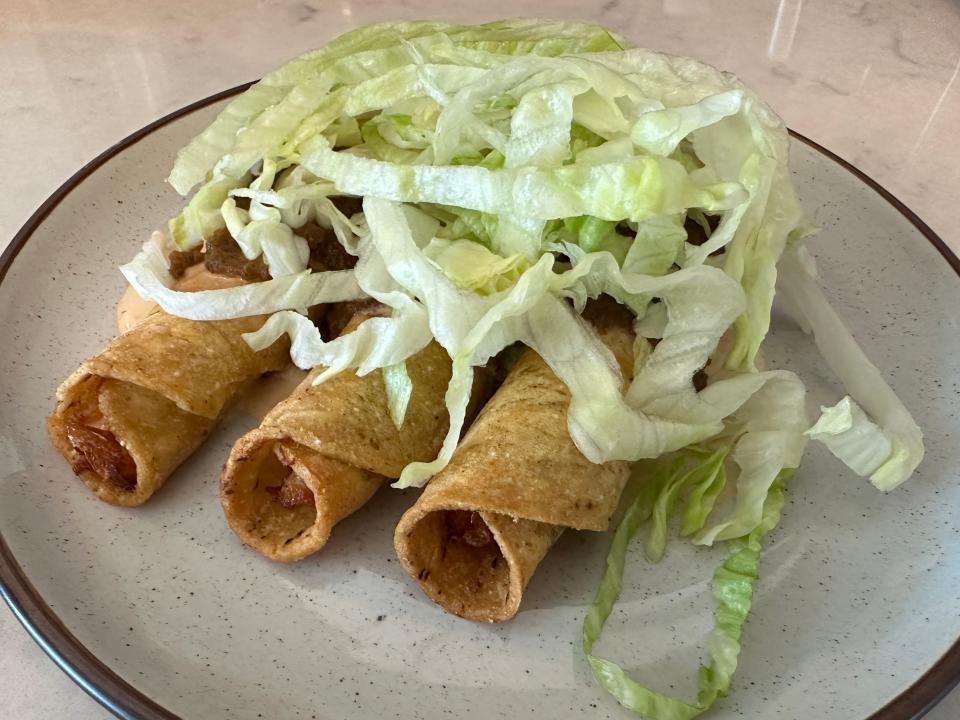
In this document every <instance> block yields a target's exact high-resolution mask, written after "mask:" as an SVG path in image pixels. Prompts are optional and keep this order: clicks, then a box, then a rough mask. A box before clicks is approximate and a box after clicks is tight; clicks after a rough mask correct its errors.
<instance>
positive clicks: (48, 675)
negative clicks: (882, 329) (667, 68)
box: [0, 0, 960, 720]
mask: <svg viewBox="0 0 960 720" xmlns="http://www.w3.org/2000/svg"><path fill="white" fill-rule="evenodd" d="M457 5H460V4H459V3H440V2H437V1H436V0H399V2H396V1H395V2H390V3H385V2H382V1H381V0H369V1H364V0H355V1H353V2H351V1H350V0H328V1H327V2H324V1H323V0H256V1H255V2H254V1H250V0H238V1H237V2H233V3H231V4H230V6H229V10H225V9H224V7H225V6H223V5H222V4H221V3H193V2H188V1H187V0H167V2H165V3H147V2H128V3H113V2H107V1H106V0H85V1H82V2H76V0H73V1H71V2H67V1H66V0H45V1H43V2H41V1H40V0H33V1H30V0H6V2H5V3H4V11H3V21H2V22H0V68H3V69H4V71H3V78H4V80H3V82H2V83H0V127H2V128H3V131H2V133H0V157H3V158H4V161H5V163H4V164H5V167H6V168H7V173H6V177H7V178H8V180H7V187H6V189H5V192H2V193H0V249H2V247H4V246H5V245H6V243H8V242H9V240H10V238H11V237H12V236H13V234H14V233H15V232H16V230H17V229H18V228H19V227H20V226H21V225H22V224H23V223H24V222H25V221H26V220H27V218H28V217H29V216H30V214H31V213H32V212H33V211H34V210H35V209H36V207H37V206H38V205H39V204H40V203H41V202H42V201H43V200H44V199H45V198H46V197H47V196H48V195H49V194H50V193H51V192H52V191H53V190H54V189H55V188H56V187H57V186H59V185H60V183H62V182H63V181H64V180H65V179H66V178H67V177H69V176H70V175H71V174H72V173H73V172H74V171H75V170H77V169H78V168H79V167H80V166H81V165H83V164H84V163H85V162H87V161H88V160H90V159H91V158H92V157H94V156H95V155H97V154H98V153H99V152H101V151H102V150H103V149H104V148H106V147H108V146H109V145H111V144H113V143H114V142H116V141H117V140H119V139H120V138H122V137H124V136H126V135H127V134H129V133H130V132H132V131H134V130H136V129H138V128H140V127H142V126H143V125H145V124H147V123H148V122H150V121H151V120H154V119H155V118H157V117H159V116H161V115H164V114H166V113H168V112H170V111H171V110H175V109H177V108H178V107H181V106H183V105H185V104H187V103H189V102H191V101H193V100H196V99H198V98H202V97H205V96H207V95H209V94H211V93H214V92H217V91H219V90H222V89H224V88H227V87H231V86H233V85H236V84H239V83H241V82H243V81H246V80H250V79H252V78H256V77H258V76H259V75H261V74H262V73H264V72H265V71H267V70H269V69H271V68H272V67H274V66H276V65H278V64H279V63H281V62H282V61H283V60H285V59H287V58H289V57H290V56H292V55H294V54H297V53H299V52H302V51H305V50H307V49H310V48H313V47H315V46H317V45H319V44H321V43H323V42H324V41H326V40H328V39H329V38H331V37H333V36H334V35H336V34H339V33H340V32H343V31H345V30H347V29H349V28H351V27H355V26H357V25H361V24H364V23H368V22H374V21H379V20H384V19H390V18H396V17H407V18H415V17H441V18H444V19H455V20H459V21H482V20H489V19H495V18H497V17H505V16H510V15H516V14H537V13H539V14H545V13H546V11H547V8H549V12H550V14H552V15H555V16H558V17H569V18H575V17H580V18H586V19H593V20H598V21H600V22H603V23H604V24H606V25H608V26H610V27H612V28H615V29H617V30H618V31H619V32H621V33H622V34H624V35H626V36H628V37H629V38H631V39H632V40H634V41H635V42H637V43H638V44H641V45H644V46H647V47H653V48H656V49H660V50H664V51H667V52H672V53H677V54H684V55H693V56H696V57H699V58H701V59H703V60H706V61H707V62H710V63H712V64H714V65H717V66H718V67H721V68H724V69H726V70H730V71H732V72H734V73H736V74H737V75H739V76H740V77H741V78H742V79H743V80H744V81H745V82H746V83H747V84H748V85H750V86H751V87H753V88H755V89H756V90H757V91H758V92H759V93H760V94H761V95H762V96H763V97H764V98H766V99H767V100H768V101H769V102H770V104H771V105H772V106H773V107H774V108H775V109H776V110H777V111H778V112H779V113H780V114H781V115H782V116H783V117H784V118H785V120H786V122H787V124H788V125H789V126H790V127H792V128H793V129H795V130H797V131H799V132H801V133H803V134H804V135H806V136H808V137H810V138H812V139H814V140H816V141H817V142H820V143H821V144H823V145H825V146H826V147H828V148H830V149H831V150H833V151H834V152H836V153H837V154H839V155H840V156H841V157H843V158H845V159H847V160H849V161H850V162H852V163H853V164H854V165H856V166H857V167H859V168H860V169H861V170H863V171H864V172H866V173H867V174H869V175H871V176H872V177H874V178H875V179H876V180H878V181H879V182H880V183H881V184H882V185H884V186H885V187H887V188H888V189H889V190H890V191H892V192H893V193H894V194H895V195H896V196H897V197H899V198H900V199H901V200H903V201H904V202H905V203H906V204H907V205H908V206H910V207H911V208H912V209H913V210H914V211H915V212H916V213H917V214H918V215H919V216H920V217H921V218H923V219H924V220H925V221H926V222H927V223H928V224H929V225H930V226H931V227H932V228H933V230H934V231H935V232H937V233H938V234H940V236H941V237H943V238H944V240H946V242H947V243H948V244H949V245H950V246H951V247H952V248H953V249H954V250H957V251H960V232H958V231H957V230H956V225H955V214H956V210H955V208H956V199H955V196H956V193H957V191H958V190H960V143H958V142H957V139H956V138H957V131H958V130H960V83H958V82H957V75H958V73H960V40H958V38H960V5H958V4H957V3H955V2H952V1H951V0H927V1H926V2H924V3H916V4H915V6H913V7H911V6H908V5H907V4H906V3H902V2H897V0H884V1H878V2H872V1H870V0H842V1H840V2H836V1H833V0H807V2H804V1H803V0H780V1H779V2H774V1H765V0H747V1H744V0H739V1H737V0H729V1H724V2H720V1H714V2H705V1H704V0H660V1H659V2H653V1H647V0H636V1H633V2H631V1H630V0H609V1H605V0H586V1H584V0H579V1H578V2H574V1H573V0H553V2H551V3H549V4H544V3H543V2H542V0H532V1H528V0H510V1H509V2H508V1H507V0H488V2H485V3H463V4H462V6H463V7H460V8H458V9H456V10H454V9H452V8H454V7H456V6H457ZM439 8H444V9H443V10H438V9H439ZM951 128H952V132H951ZM21 167H30V168H31V170H30V172H29V173H24V172H15V171H14V169H15V168H21ZM9 178H16V186H15V187H12V186H11V185H10V180H9ZM0 648H2V650H0V677H2V678H3V679H4V682H3V683H0V717H9V718H18V719H20V720H39V719H41V718H42V719H44V720H47V719H56V718H71V720H90V719H93V718H97V719H99V718H106V717H108V713H107V712H106V711H105V710H104V709H103V708H101V707H100V706H99V705H97V704H96V703H95V702H94V701H93V700H91V699H89V698H88V697H87V696H86V695H85V694H84V693H83V692H82V691H81V690H80V689H79V688H78V687H77V686H75V685H74V684H73V683H72V682H71V681H70V680H69V679H68V678H67V676H66V675H64V674H63V673H62V672H60V670H58V669H57V668H56V666H55V665H54V664H53V663H52V662H51V661H50V660H48V659H47V658H46V656H45V655H44V654H43V653H42V652H41V650H40V649H39V648H38V647H37V646H36V645H35V644H34V643H33V641H32V640H31V639H30V638H29V637H28V636H27V634H26V633H25V632H24V631H23V629H22V628H21V627H20V626H19V625H18V624H17V622H16V620H15V619H14V617H13V615H12V614H10V613H9V612H7V611H6V610H2V611H0ZM927 717H928V718H929V720H952V719H953V718H957V717H960V690H958V691H955V692H954V693H952V694H951V695H950V696H949V697H948V698H947V699H946V700H944V701H943V702H942V703H941V704H940V705H939V706H938V707H937V708H935V709H934V710H933V711H932V712H931V713H930V714H929V715H928V716H927Z"/></svg>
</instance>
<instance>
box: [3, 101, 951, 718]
mask: <svg viewBox="0 0 960 720" xmlns="http://www.w3.org/2000/svg"><path fill="white" fill-rule="evenodd" d="M252 84H253V83H252V82H247V83H243V84H242V85H237V86H236V87H233V88H230V89H228V90H223V91H221V92H218V93H215V94H213V95H210V96H209V97H206V98H203V99H202V100H197V101H196V102H193V103H190V104H189V105H186V106H185V107H182V108H180V109H179V110H174V111H173V112H171V113H169V114H168V115H165V116H163V117H162V118H160V119H159V120H155V121H154V122H152V123H150V124H149V125H146V126H145V127H143V128H141V129H140V130H137V131H136V132H134V133H132V134H130V135H128V136H127V137H126V138H124V139H123V140H121V141H120V142H118V143H116V144H115V145H113V146H111V147H109V148H107V149H106V150H105V151H103V152H102V153H100V154H99V155H97V157H95V158H94V159H93V160H91V161H90V162H88V163H87V164H86V165H84V166H83V167H82V168H80V169H79V170H78V171H77V172H76V173H74V174H73V176H71V177H70V178H69V179H68V180H67V181H66V182H65V183H63V185H61V186H60V187H59V188H57V190H56V191H55V192H54V193H53V194H52V195H50V197H48V198H47V199H46V200H45V201H44V202H43V204H41V205H40V207H39V208H37V210H36V211H35V212H34V213H33V215H31V216H30V218H29V219H28V220H27V222H26V223H25V224H24V225H23V227H22V228H20V230H19V231H18V232H17V234H16V235H14V237H13V240H12V241H11V242H10V244H9V245H8V246H7V248H6V249H5V250H4V251H3V254H2V255H0V282H2V281H3V279H4V278H5V277H6V274H7V272H8V271H9V269H10V267H11V266H12V265H13V261H14V260H15V259H16V257H17V255H18V254H19V252H20V250H21V249H22V248H23V247H24V245H25V244H26V243H27V241H28V240H29V239H30V237H31V236H32V235H33V233H34V232H36V230H37V228H38V227H40V225H41V224H42V223H43V221H44V220H45V219H46V217H47V216H48V215H49V214H50V213H51V212H52V211H53V210H54V208H56V207H57V205H59V204H60V203H61V202H62V201H63V199H64V198H66V197H67V195H69V194H70V193H71V192H72V191H73V190H74V189H75V188H76V187H77V186H78V185H80V183H81V182H83V181H84V180H85V179H86V178H87V177H88V176H89V175H91V174H92V173H93V172H94V171H96V170H97V169H98V168H99V167H101V166H102V165H104V164H105V163H106V162H107V161H108V160H110V159H111V158H113V157H114V156H116V155H118V154H119V153H121V152H123V151H124V150H126V149H127V148H129V147H131V146H132V145H135V144H136V143H137V142H139V141H140V140H142V139H143V138H145V137H146V136H148V135H150V134H151V133H153V132H155V131H156V130H158V129H160V128H162V127H163V126H164V125H167V124H168V123H170V122H173V121H174V120H178V119H180V118H182V117H185V116H187V115H189V114H191V113H193V112H195V111H197V110H201V109H203V108H205V107H207V106H209V105H212V104H213V103H216V102H218V101H220V100H223V99H225V98H228V97H231V96H233V95H236V94H238V93H240V92H243V91H244V90H246V89H247V88H248V87H250V85H252ZM790 134H791V136H792V137H793V138H794V139H796V140H798V141H799V142H802V143H804V144H805V145H807V146H808V147H810V148H812V149H813V150H815V151H817V152H819V153H821V154H822V155H824V156H825V157H827V158H829V159H830V160H832V161H833V162H835V163H837V164H838V165H840V166H841V167H843V168H844V169H846V170H847V171H849V172H850V173H852V174H853V175H854V176H855V177H856V178H857V179H858V180H860V181H861V182H863V183H864V184H866V185H867V186H868V187H870V188H871V189H872V190H874V191H875V192H876V193H877V194H878V195H880V197H882V198H883V199H884V200H886V201H887V202H888V203H890V205H892V206H893V207H894V208H895V209H896V210H897V211H898V212H899V213H900V214H901V215H903V216H904V217H905V218H906V219H907V220H908V221H909V222H910V223H911V224H912V225H913V226H914V227H915V228H916V229H917V230H918V231H919V232H920V234H922V235H923V236H924V237H925V238H926V239H927V241H928V242H930V244H931V245H933V246H934V247H935V248H936V249H937V251H938V252H939V253H940V254H941V255H942V256H943V258H944V260H946V262H947V263H948V264H949V265H950V267H951V268H953V270H954V272H956V273H957V275H958V276H960V258H958V257H957V256H956V255H955V254H954V253H953V251H952V250H950V248H949V247H948V246H947V244H946V243H945V242H944V241H943V239H941V238H940V237H939V236H938V235H937V234H936V233H935V232H934V231H933V230H932V229H931V228H930V227H929V226H928V225H927V224H926V223H925V222H923V220H921V219H920V218H919V217H918V216H917V214H916V213H914V212H913V211H912V210H911V209H910V208H908V207H907V206H906V205H904V204H903V203H902V202H901V201H900V200H899V199H897V198H896V197H895V196H894V195H893V194H892V193H891V192H890V191H889V190H887V189H886V188H884V187H883V186H882V185H880V184H879V183H878V182H877V181H876V180H874V179H873V178H871V177H870V176H869V175H867V174H866V173H864V172H863V171H861V170H859V169H858V168H857V167H855V166H854V165H852V164H851V163H849V162H847V161H846V160H844V159H843V158H841V157H840V156H838V155H837V154H835V153H833V152H831V151H830V150H827V149H826V148H825V147H823V146H822V145H820V144H819V143H817V142H814V141H813V140H810V139H809V138H807V137H805V136H804V135H801V134H800V133H798V132H795V131H793V130H790ZM0 595H2V596H3V599H4V601H5V602H6V603H7V605H8V606H9V608H10V610H11V611H12V612H13V614H14V616H15V617H16V618H17V620H19V621H20V623H21V624H22V625H23V627H24V628H25V629H26V631H27V632H28V633H29V634H30V636H31V637H32V638H33V639H34V640H35V641H36V642H37V644H38V645H39V646H40V647H41V648H42V649H43V651H44V652H45V653H46V654H47V655H49V656H50V658H51V659H52V660H53V661H54V662H55V663H56V664H57V666H58V667H59V668H60V669H61V670H63V671H64V672H65V673H66V674H67V675H68V676H69V677H70V678H71V679H72V680H73V681H74V682H75V683H77V685H79V686H80V687H81V688H82V689H83V690H84V691H85V692H86V693H87V694H88V695H90V697H92V698H93V699H94V700H96V701H97V702H99V703H100V704H101V705H103V707H105V708H106V709H107V710H109V711H110V712H111V713H113V714H114V715H115V716H116V717H118V718H121V719H122V720H180V718H179V716H177V715H176V714H174V713H173V712H171V711H170V710H167V709H166V708H164V707H163V706H161V705H160V704H159V703H157V702H156V701H154V700H152V699H150V698H149V697H147V696H146V695H144V694H143V693H142V692H140V691H139V690H137V689H136V688H135V687H133V686H132V685H131V684H130V683H128V682H127V681H126V680H124V679H123V678H121V677H120V676H119V675H118V674H117V673H115V672H114V671H113V670H111V669H110V667H109V666H107V665H106V664H105V663H103V662H102V661H101V660H100V659H98V658H97V657H96V656H95V655H94V654H93V653H92V652H91V651H90V650H88V649H87V648H86V647H85V646H84V645H83V644H82V643H81V642H80V641H79V640H77V638H76V637H74V635H73V634H72V633H71V632H70V631H69V630H68V629H67V627H66V626H65V625H64V624H63V622H62V621H61V620H60V618H59V617H57V615H56V613H54V612H53V610H52V609H51V608H50V606H49V605H47V603H46V602H45V601H44V600H43V598H42V597H41V595H40V593H39V592H37V590H36V588H34V587H33V584H32V583H31V582H30V580H29V579H28V578H27V576H26V575H25V574H24V572H23V570H22V568H21V567H20V565H19V563H18V562H17V560H16V558H15V557H14V556H13V553H12V552H11V551H10V548H9V546H8V545H7V543H6V541H5V540H4V538H3V534H2V532H0ZM958 681H960V638H958V639H957V641H956V642H954V643H953V645H951V646H950V648H949V649H948V650H947V651H946V652H945V653H944V654H943V656H941V657H940V659H939V660H937V662H936V663H934V664H933V666H932V667H930V669H928V670H927V671H926V672H925V673H924V674H923V675H921V676H920V677H919V678H918V679H917V680H916V681H915V682H914V683H913V684H912V685H910V687H908V688H907V689H906V690H904V691H903V692H902V693H900V694H899V695H898V696H897V697H895V698H893V699H892V700H891V701H890V702H888V703H887V704H886V705H884V706H883V707H882V708H881V709H879V710H877V711H876V712H875V713H873V714H872V715H871V716H870V717H869V718H867V719H866V720H918V718H921V717H922V716H923V715H925V714H926V713H927V712H928V711H929V710H930V709H931V708H932V707H933V706H934V705H936V704H937V703H938V702H939V701H940V700H941V699H943V697H944V696H945V695H947V693H949V692H950V690H952V689H953V687H954V686H955V685H956V684H957V682H958Z"/></svg>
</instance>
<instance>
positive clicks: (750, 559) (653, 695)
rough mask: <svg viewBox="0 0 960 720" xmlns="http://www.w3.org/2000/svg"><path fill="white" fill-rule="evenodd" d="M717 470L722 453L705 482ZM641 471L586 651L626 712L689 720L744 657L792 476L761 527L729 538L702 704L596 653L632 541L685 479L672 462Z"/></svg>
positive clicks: (610, 557)
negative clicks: (765, 548) (768, 537)
mask: <svg viewBox="0 0 960 720" xmlns="http://www.w3.org/2000/svg"><path fill="white" fill-rule="evenodd" d="M715 465H716V455H711V456H710V457H708V458H707V459H706V461H705V462H704V463H703V464H702V466H701V469H700V472H701V473H702V475H703V477H702V478H701V479H708V478H709V477H711V474H710V473H711V472H712V468H713V467H715ZM638 467H640V468H641V469H642V471H643V472H644V476H643V477H642V478H641V479H640V482H642V486H641V489H640V491H639V492H638V493H637V494H636V497H635V499H634V500H633V502H632V503H631V504H630V506H629V507H628V508H627V510H626V512H625V514H624V516H623V519H622V520H621V521H620V524H619V525H618V526H617V528H616V530H615V531H614V536H613V541H612V542H611V544H610V550H609V552H608V554H607V562H606V570H605V572H604V575H603V579H602V580H601V581H600V586H599V587H598V588H597V593H596V595H595V597H594V600H593V603H592V604H591V606H590V608H589V610H588V611H587V615H586V617H585V618H584V621H583V633H582V645H583V653H584V655H585V656H586V658H587V661H588V662H589V663H590V668H591V670H592V671H593V675H594V677H595V678H596V680H597V682H598V683H600V685H601V686H602V687H603V688H604V689H605V690H606V691H607V692H609V693H610V694H611V695H613V697H614V698H616V699H617V701H618V702H619V703H620V704H621V705H623V706H624V707H626V708H627V709H629V710H632V711H633V712H635V713H638V714H640V715H642V716H643V717H647V718H651V719H652V720H689V719H690V718H694V717H697V716H698V715H701V714H702V713H704V712H706V711H707V710H709V709H710V707H712V705H713V704H714V702H716V700H717V699H718V698H721V697H726V695H727V694H728V693H729V692H730V683H731V680H732V678H733V674H734V672H735V671H736V669H737V664H738V661H739V656H740V650H741V645H740V639H741V636H742V633H743V626H744V624H745V622H746V620H747V616H748V614H749V613H750V607H751V605H752V602H753V592H754V587H755V585H756V582H757V579H758V577H759V566H760V549H761V544H760V543H761V539H762V538H763V536H764V535H765V534H766V533H768V532H769V531H770V530H771V529H773V528H774V527H776V525H777V523H778V522H779V521H780V513H781V510H782V509H783V502H784V498H783V489H782V486H783V482H784V481H785V479H786V475H782V476H780V477H779V478H778V479H777V480H776V481H775V482H774V483H773V484H772V485H771V487H770V488H769V490H768V492H767V494H766V496H765V498H764V501H763V509H762V515H761V518H760V519H759V522H758V523H757V524H756V525H755V526H754V527H753V528H752V529H751V530H750V532H749V533H747V534H746V535H744V536H741V537H738V538H735V539H733V540H731V541H730V543H729V547H730V555H729V556H728V557H727V559H726V560H725V561H724V562H723V564H722V565H721V566H720V567H719V568H717V570H716V571H715V572H714V574H713V579H712V582H711V589H712V592H713V597H714V600H715V601H716V608H715V610H714V627H713V631H712V632H711V633H710V636H709V638H708V640H707V655H708V656H709V658H710V660H709V662H708V663H707V664H706V665H701V666H700V669H699V672H698V675H697V684H698V686H699V690H698V692H697V699H696V701H694V702H689V701H687V700H683V699H681V698H678V697H675V696H672V695H668V694H666V693H662V692H658V691H656V690H653V689H651V688H649V687H646V686H644V685H641V684H640V683H639V682H637V681H636V680H634V679H633V678H631V677H629V676H628V675H627V673H626V672H625V671H624V669H623V668H622V667H621V666H620V665H618V664H617V663H616V662H614V661H613V660H608V659H606V658H602V657H599V656H597V655H595V654H594V653H593V647H594V645H595V644H596V642H597V640H598V639H599V638H600V635H601V634H602V632H603V626H604V624H605V623H606V621H607V618H609V617H610V613H611V612H612V610H613V607H614V605H615V604H616V602H617V599H618V598H619V597H620V593H621V591H622V589H623V571H624V566H625V564H626V554H627V550H628V548H629V545H630V541H631V539H632V538H633V536H634V535H635V534H636V533H637V531H638V530H639V529H640V527H641V526H642V525H643V523H644V522H645V521H647V519H648V518H649V517H650V516H651V514H653V513H655V512H656V511H657V508H658V505H660V504H662V503H664V501H663V500H662V499H661V498H662V497H663V496H664V495H663V493H664V490H667V492H669V491H670V488H675V487H677V486H678V484H682V483H683V482H684V476H682V475H678V470H677V464H676V463H675V462H673V461H672V459H671V461H670V462H664V461H659V462H658V463H656V464H655V467H654V468H650V467H647V466H644V465H641V466H638ZM678 478H679V479H678Z"/></svg>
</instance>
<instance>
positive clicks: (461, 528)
mask: <svg viewBox="0 0 960 720" xmlns="http://www.w3.org/2000/svg"><path fill="white" fill-rule="evenodd" d="M444 520H445V521H446V523H447V532H448V536H447V537H449V538H450V540H453V541H457V540H460V541H463V542H464V543H466V544H467V545H469V546H470V547H475V548H482V547H485V546H487V545H489V544H490V543H492V542H493V534H492V533H491V532H490V528H488V527H487V524H486V523H485V522H484V521H483V518H482V517H480V513H478V512H476V511H467V510H450V511H448V512H447V513H445V517H444Z"/></svg>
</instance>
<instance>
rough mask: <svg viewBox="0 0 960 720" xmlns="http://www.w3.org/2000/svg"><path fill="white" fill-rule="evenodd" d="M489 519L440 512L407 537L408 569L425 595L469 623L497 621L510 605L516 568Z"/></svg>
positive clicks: (468, 512)
mask: <svg viewBox="0 0 960 720" xmlns="http://www.w3.org/2000/svg"><path fill="white" fill-rule="evenodd" d="M484 515H485V513H479V512H475V511H471V510H436V511H433V512H429V513H427V514H425V515H424V516H423V517H422V518H420V519H419V521H418V522H417V523H416V524H415V525H414V526H413V527H412V528H411V529H410V531H409V532H408V534H407V540H408V541H407V543H406V546H405V547H406V557H405V558H404V560H405V564H406V565H407V566H408V567H409V568H412V573H411V574H412V575H413V576H414V577H415V578H416V580H417V582H418V583H419V584H420V586H421V587H422V588H423V590H424V592H426V593H427V595H428V596H429V597H430V598H431V599H432V600H433V601H434V602H436V603H438V604H439V605H442V606H443V607H444V608H446V609H447V610H448V611H449V612H452V613H454V614H455V615H459V616H460V617H463V618H466V619H468V620H478V621H487V622H490V621H495V620H496V619H498V617H499V615H501V614H502V612H504V609H505V608H506V607H507V605H508V602H509V599H510V586H511V582H510V565H509V562H508V561H507V559H506V558H505V557H504V555H503V552H502V550H501V547H500V544H499V542H498V540H497V537H496V535H495V534H494V532H493V531H492V530H491V529H490V527H489V525H488V524H487V519H486V518H485V517H484Z"/></svg>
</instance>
